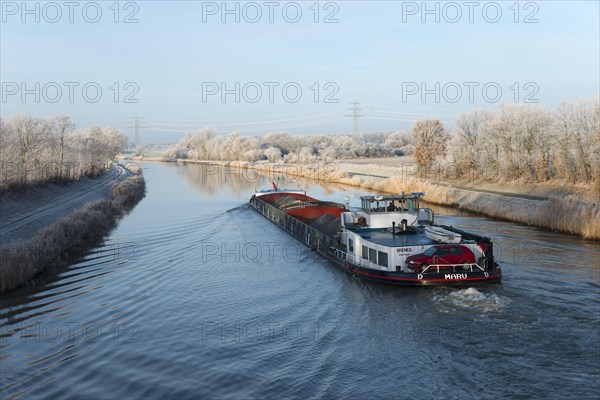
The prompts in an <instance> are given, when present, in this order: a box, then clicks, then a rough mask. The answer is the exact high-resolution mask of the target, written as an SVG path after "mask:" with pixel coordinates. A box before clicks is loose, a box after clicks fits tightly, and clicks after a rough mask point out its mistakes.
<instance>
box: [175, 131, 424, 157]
mask: <svg viewBox="0 0 600 400" xmlns="http://www.w3.org/2000/svg"><path fill="white" fill-rule="evenodd" d="M413 151H414V145H413V139H412V135H411V134H410V133H409V132H400V131H398V132H391V133H369V134H360V135H319V136H292V135H290V134H289V133H287V132H277V131H272V132H268V133H267V134H266V135H265V136H263V137H254V136H242V135H240V134H239V133H238V132H232V133H230V134H229V135H227V136H226V137H223V136H219V135H217V132H216V131H215V130H214V129H210V128H203V129H199V130H198V131H196V132H193V133H188V134H187V136H186V137H185V138H184V139H183V140H181V141H180V142H179V143H177V144H176V145H174V146H173V147H171V148H170V149H168V150H167V151H166V152H165V157H167V158H181V159H191V160H214V161H258V160H268V161H270V162H286V163H310V162H316V161H333V160H336V159H351V158H364V157H391V156H394V155H408V154H412V153H413Z"/></svg>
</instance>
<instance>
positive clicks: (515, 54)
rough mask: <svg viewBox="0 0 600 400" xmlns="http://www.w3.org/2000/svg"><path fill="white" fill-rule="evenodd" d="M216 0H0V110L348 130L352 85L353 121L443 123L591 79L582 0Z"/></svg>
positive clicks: (82, 123) (594, 12)
mask: <svg viewBox="0 0 600 400" xmlns="http://www.w3.org/2000/svg"><path fill="white" fill-rule="evenodd" d="M24 4H27V5H26V6H24ZM115 4H117V5H118V6H115ZM224 4H225V3H223V2H191V1H189V2H188V1H183V2H170V3H166V2H149V1H137V2H119V3H103V2H100V3H94V2H76V4H75V5H74V6H67V5H65V3H60V2H59V3H44V2H29V3H22V2H2V6H1V8H2V25H1V26H2V28H1V31H2V32H1V35H0V36H1V47H2V50H1V68H0V69H1V71H2V73H1V74H2V77H1V81H2V110H1V116H2V118H7V117H10V116H12V115H14V114H17V113H28V114H32V115H35V116H38V117H45V116H49V115H53V114H66V115H69V116H71V117H72V119H73V121H74V122H75V123H76V124H77V126H78V127H79V128H84V127H86V126H89V125H92V124H99V125H102V126H107V125H110V126H114V127H116V128H118V129H120V130H122V131H123V132H124V133H126V134H127V135H128V137H129V138H130V139H133V129H132V128H130V126H131V125H132V123H131V121H132V119H133V117H134V115H138V116H139V117H140V118H141V123H142V124H143V126H144V127H146V128H144V129H143V130H142V141H143V142H144V143H149V142H169V143H174V142H177V141H178V140H179V139H181V137H183V136H184V135H185V132H188V131H194V130H196V129H198V128H203V127H210V128H214V129H216V130H217V131H218V132H219V133H228V132H231V131H238V132H240V134H242V135H253V136H256V135H264V134H265V133H267V132H268V131H273V130H281V131H287V132H289V133H290V134H292V135H314V134H349V133H352V130H353V126H352V117H350V116H351V115H352V113H353V111H352V110H349V109H351V108H352V107H353V106H352V105H351V104H350V103H351V102H353V101H355V100H356V101H358V102H359V103H360V105H358V106H357V109H358V110H357V111H356V112H357V113H358V114H360V115H361V117H358V130H359V132H382V131H394V130H408V129H410V127H411V126H412V125H413V124H414V122H416V121H417V120H419V119H423V118H426V117H436V118H439V119H440V120H441V121H442V122H444V124H446V125H447V126H448V128H450V129H453V125H454V121H455V118H456V116H457V115H458V114H460V113H462V112H465V111H468V110H472V109H478V108H487V109H495V108H497V106H498V105H500V104H515V103H518V104H527V103H531V104H536V103H537V104H540V105H542V106H544V107H548V108H551V107H554V106H556V105H557V104H559V103H560V102H562V101H574V100H578V99H589V98H597V96H598V92H599V90H600V84H599V77H598V71H599V70H600V65H599V58H600V55H599V54H600V53H599V48H600V39H599V37H600V32H599V24H598V18H597V16H598V13H599V4H598V3H597V2H584V1H582V2H560V1H557V2H555V1H538V2H519V3H515V2H471V3H469V2H428V3H426V5H425V7H426V9H424V8H423V6H424V4H425V3H422V2H365V1H338V2H319V3H313V2H271V3H269V2H227V3H226V5H225V7H227V9H226V10H225V9H223V5H224ZM174 5H176V6H174ZM23 7H26V9H24V8H23ZM71 21H72V22H71ZM271 21H272V22H271ZM84 88H85V91H84V90H83V89H84ZM284 88H285V90H284ZM300 92H301V94H299V93H300Z"/></svg>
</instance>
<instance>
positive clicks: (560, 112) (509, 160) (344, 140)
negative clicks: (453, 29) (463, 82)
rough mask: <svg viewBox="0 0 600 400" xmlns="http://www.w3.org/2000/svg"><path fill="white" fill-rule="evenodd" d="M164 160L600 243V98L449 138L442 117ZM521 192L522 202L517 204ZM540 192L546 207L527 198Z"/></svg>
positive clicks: (495, 113) (192, 139)
mask: <svg viewBox="0 0 600 400" xmlns="http://www.w3.org/2000/svg"><path fill="white" fill-rule="evenodd" d="M432 144H433V145H435V146H433V145H432ZM393 156H405V157H400V158H397V160H398V163H397V164H398V165H394V163H388V162H386V163H385V165H386V166H385V167H383V166H381V167H380V166H378V165H377V163H378V160H374V162H373V165H368V164H365V163H366V162H367V161H365V160H364V159H370V158H373V159H374V158H381V157H393ZM406 156H408V157H406ZM165 158H166V159H171V160H175V159H176V160H185V161H192V162H194V161H200V160H205V161H220V162H224V161H246V162H243V163H235V162H234V163H233V164H235V165H238V166H240V167H242V168H253V169H258V170H263V171H265V172H269V173H273V172H274V171H275V170H277V171H280V172H281V173H284V174H288V175H299V176H304V177H307V178H313V179H319V180H325V181H335V182H339V183H344V184H349V185H355V186H361V187H364V188H369V189H376V190H379V191H383V192H390V193H399V192H402V191H405V192H409V191H423V192H425V193H427V200H428V201H430V202H432V203H437V204H446V205H457V206H459V207H461V208H463V209H465V210H470V211H475V212H480V213H483V214H485V215H489V216H491V217H495V218H501V219H505V220H509V221H514V222H519V223H524V224H530V225H536V226H540V227H543V228H548V229H553V230H557V231H561V232H568V233H574V234H578V235H582V236H583V237H586V238H594V239H600V104H599V102H598V100H597V99H595V100H593V101H577V102H572V103H563V104H561V105H559V106H558V107H556V108H554V109H546V108H544V107H541V106H538V105H510V106H500V107H498V108H497V109H496V110H476V111H471V112H467V113H464V114H462V115H459V117H458V119H457V121H456V131H455V132H450V133H448V132H447V131H446V129H445V127H444V126H443V125H442V124H441V123H440V122H439V121H437V120H435V119H429V120H424V121H419V122H417V123H416V124H415V126H414V127H413V129H412V131H411V132H400V131H397V132H390V133H377V134H363V135H352V136H350V135H337V136H307V137H298V136H291V135H289V134H287V133H285V132H270V133H268V134H267V135H265V136H264V137H262V138H260V137H244V136H241V135H239V134H238V133H235V132H234V133H231V134H229V136H227V137H220V136H217V135H216V133H215V131H213V130H210V129H201V130H199V131H198V132H196V133H190V134H188V136H187V137H186V138H185V139H183V140H182V141H181V142H179V143H178V144H176V145H175V146H173V147H172V148H171V149H169V150H168V151H167V152H166V153H165ZM353 159H361V160H360V163H353V161H352V160H353ZM338 160H343V161H338ZM332 163H335V164H336V166H335V168H332V167H331V164H332ZM325 164H329V165H327V166H325ZM407 164H412V165H407ZM275 165H279V166H278V167H275ZM366 167H370V168H369V169H368V173H367V172H366V170H367V168H366ZM332 170H335V171H332ZM369 174H371V175H372V176H373V177H376V179H372V178H370V177H369V176H367V175H369ZM361 175H362V176H361ZM465 189H468V190H465ZM491 191H497V192H503V193H505V194H506V195H504V196H502V195H499V194H494V193H491ZM515 193H516V194H520V195H521V196H514V197H511V194H515ZM532 193H533V194H536V195H538V196H541V197H544V198H545V199H532V198H527V195H530V194H532Z"/></svg>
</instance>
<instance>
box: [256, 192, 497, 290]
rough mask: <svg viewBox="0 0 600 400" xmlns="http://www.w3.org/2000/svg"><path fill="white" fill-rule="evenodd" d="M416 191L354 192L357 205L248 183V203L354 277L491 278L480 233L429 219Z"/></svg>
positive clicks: (401, 281)
mask: <svg viewBox="0 0 600 400" xmlns="http://www.w3.org/2000/svg"><path fill="white" fill-rule="evenodd" d="M423 196H425V194H424V193H410V194H404V193H402V194H400V195H386V196H362V197H360V201H361V206H360V207H350V206H349V203H348V202H346V203H345V204H341V203H337V202H331V201H321V200H318V199H315V198H312V197H309V196H307V195H306V192H305V191H303V190H301V189H279V188H278V187H277V185H276V184H275V183H273V189H267V190H260V191H256V192H255V193H254V195H253V196H252V198H251V199H250V206H251V207H252V208H253V209H254V210H256V211H257V212H259V213H260V214H262V215H263V216H264V217H266V218H267V219H269V220H270V221H271V222H273V223H274V224H275V225H277V226H279V227H280V228H281V229H283V230H285V231H286V232H288V233H289V234H290V235H292V236H294V237H295V238H296V239H298V240H299V241H301V242H302V243H304V244H305V245H306V246H308V247H310V248H311V249H312V250H314V251H315V252H317V253H318V254H319V255H321V256H322V257H323V258H324V259H325V260H327V261H329V262H330V263H331V264H333V265H335V266H336V267H338V268H341V269H342V270H344V271H346V272H348V273H350V274H353V275H355V276H357V277H360V278H363V279H366V280H370V281H375V282H380V283H387V284H393V285H406V286H420V285H444V286H456V285H459V286H471V285H478V284H486V283H499V282H500V281H501V279H502V271H501V268H500V266H499V265H498V264H497V263H496V262H495V261H494V246H493V243H492V241H491V240H490V239H489V238H488V237H484V236H480V235H477V234H474V233H469V232H466V231H464V230H460V229H457V228H454V227H452V226H446V225H435V224H434V213H433V210H431V209H430V208H420V207H419V201H420V199H421V198H422V197H423Z"/></svg>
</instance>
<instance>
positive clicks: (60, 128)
mask: <svg viewBox="0 0 600 400" xmlns="http://www.w3.org/2000/svg"><path fill="white" fill-rule="evenodd" d="M126 147H127V137H126V136H125V135H124V134H123V133H121V132H120V131H118V130H117V129H115V128H112V127H101V126H90V127H88V128H85V129H82V130H78V129H77V128H76V126H75V124H74V123H73V122H72V121H71V118H70V117H68V116H65V115H59V116H51V117H47V118H36V117H33V116H31V115H27V114H18V115H15V116H13V117H11V118H8V119H0V155H1V160H2V161H1V164H0V187H2V188H7V187H13V186H22V185H28V184H37V183H43V182H49V181H52V182H56V181H69V180H77V179H80V178H81V177H83V176H92V175H98V174H101V173H102V172H104V171H106V170H108V169H109V168H110V166H111V164H112V160H114V158H115V156H116V155H117V154H119V153H120V152H121V151H123V150H124V149H125V148H126Z"/></svg>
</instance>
